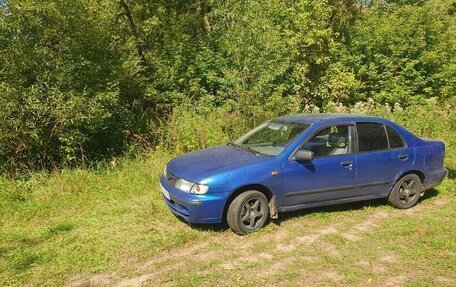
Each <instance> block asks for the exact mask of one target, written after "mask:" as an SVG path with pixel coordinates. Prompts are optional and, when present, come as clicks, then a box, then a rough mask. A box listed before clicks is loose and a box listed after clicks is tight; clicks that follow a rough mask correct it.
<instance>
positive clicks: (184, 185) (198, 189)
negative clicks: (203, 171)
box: [174, 178, 209, 194]
mask: <svg viewBox="0 0 456 287" xmlns="http://www.w3.org/2000/svg"><path fill="white" fill-rule="evenodd" d="M174 187H175V188H177V189H180V190H182V191H183V192H188V193H193V194H205V193H206V192H207V191H208V190H209V186H207V185H204V184H197V183H193V182H191V181H188V180H185V179H182V178H180V179H178V180H176V184H175V185H174Z"/></svg>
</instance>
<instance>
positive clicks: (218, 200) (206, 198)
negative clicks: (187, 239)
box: [160, 175, 229, 223]
mask: <svg viewBox="0 0 456 287" xmlns="http://www.w3.org/2000/svg"><path fill="white" fill-rule="evenodd" d="M160 185H161V187H162V188H164V189H165V190H166V191H167V192H169V199H168V198H166V197H165V196H164V195H163V199H164V200H165V202H166V204H167V205H168V208H169V210H170V211H171V212H172V213H174V214H175V215H176V216H179V217H181V218H182V219H184V220H185V221H187V222H191V223H220V222H221V221H222V215H223V209H224V207H225V202H226V200H227V199H228V196H229V192H223V191H222V192H216V193H215V192H211V190H210V189H209V192H208V193H206V194H204V195H196V194H190V193H187V192H183V191H181V190H179V189H177V188H175V187H174V186H172V185H170V184H169V183H168V182H167V181H166V180H165V178H164V177H163V175H162V176H160Z"/></svg>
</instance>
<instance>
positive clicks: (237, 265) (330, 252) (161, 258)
mask: <svg viewBox="0 0 456 287" xmlns="http://www.w3.org/2000/svg"><path fill="white" fill-rule="evenodd" d="M446 203H448V199H447V198H436V199H433V200H432V201H431V202H429V204H426V205H422V206H420V205H418V206H416V207H414V208H413V209H409V210H406V211H403V210H384V209H381V208H380V209H377V210H374V211H373V212H372V213H370V214H368V215H367V216H366V218H364V219H362V220H361V221H360V222H357V221H356V220H354V219H353V218H346V219H345V220H343V221H340V220H338V221H337V222H331V223H329V224H326V225H324V226H321V229H318V230H312V232H309V233H308V234H305V235H296V232H295V231H296V230H300V228H301V227H302V220H294V221H289V222H287V221H285V222H284V223H283V224H282V226H281V227H280V228H279V229H278V230H276V231H274V232H273V233H271V232H269V233H264V234H260V235H258V236H242V237H240V236H237V235H234V234H232V233H230V232H223V233H219V234H215V235H214V236H211V237H210V238H209V239H205V240H204V241H200V242H196V243H189V244H186V245H185V246H183V247H179V248H175V249H172V250H168V251H163V252H160V253H158V254H157V255H156V256H154V257H153V258H152V259H150V260H149V261H146V262H143V263H141V264H133V266H134V267H129V268H128V269H130V270H135V273H136V275H134V276H131V277H129V278H122V277H120V276H119V275H117V274H116V273H114V272H113V273H102V274H97V275H94V276H92V277H90V278H88V279H87V278H73V279H72V280H71V282H70V283H69V284H68V285H67V286H71V287H82V286H119V287H120V286H142V285H145V284H148V283H151V282H155V283H160V284H163V285H170V284H172V282H171V283H170V282H166V280H165V279H166V277H167V275H169V274H170V273H172V272H175V271H176V270H177V271H178V272H184V271H185V269H186V268H187V264H189V263H191V262H216V263H217V262H218V261H220V260H222V261H223V262H221V263H218V264H215V265H214V266H211V267H210V268H209V270H207V271H208V272H211V271H212V270H228V271H230V272H232V273H233V272H235V273H236V277H241V278H242V277H243V276H247V275H248V276H254V277H257V278H263V279H264V278H268V277H271V276H274V274H277V273H278V272H284V271H285V270H287V269H288V266H290V265H291V264H293V263H294V262H295V261H296V260H298V259H299V260H300V261H303V260H309V261H311V260H312V259H314V258H315V257H312V256H311V255H309V256H308V257H307V258H306V256H301V255H300V257H299V258H296V256H294V255H293V252H294V251H295V250H297V249H303V247H308V246H309V245H312V244H315V245H316V246H318V247H319V248H320V249H321V250H322V252H323V253H324V254H325V255H326V256H334V257H337V256H340V250H339V249H338V247H337V246H336V245H334V244H331V243H329V242H326V241H325V238H324V237H325V236H328V235H332V234H340V235H341V236H342V237H343V238H344V239H345V240H348V241H358V240H360V239H361V238H362V237H363V235H364V234H365V233H367V232H370V231H373V230H374V229H375V228H377V227H378V226H379V225H380V224H381V223H382V222H383V221H384V220H385V219H388V218H391V217H397V216H403V215H407V216H414V215H416V214H418V213H420V212H422V211H423V210H425V209H428V208H430V207H433V206H436V205H437V206H441V205H445V204H446ZM350 224H352V226H351V227H350V228H349V229H348V230H346V231H343V232H339V231H340V229H341V227H344V226H345V227H346V226H347V225H350ZM258 244H260V245H261V244H267V245H268V246H270V247H271V248H270V249H267V250H265V251H264V252H259V253H258V252H256V251H255V250H254V249H255V246H256V245H258ZM249 254H255V256H248V255H249ZM284 254H285V256H284ZM398 260H399V259H398V258H397V257H395V255H394V254H386V255H382V256H380V258H379V259H378V260H375V261H368V262H360V266H364V267H366V266H368V267H370V268H372V270H373V272H374V273H379V274H387V272H388V264H394V263H397V262H398ZM258 262H261V263H262V264H267V265H268V266H269V267H270V268H266V269H267V270H264V271H262V270H259V271H258V272H255V273H254V274H253V275H252V274H251V272H252V271H251V269H248V268H247V270H244V269H243V268H242V266H243V265H244V264H255V263H258ZM259 269H262V268H259ZM319 276H322V278H320V277H318V276H316V278H311V277H312V276H311V274H307V276H306V277H307V278H306V279H305V280H304V279H303V278H299V279H297V281H296V282H294V283H300V284H302V285H314V284H318V282H321V280H330V281H332V282H334V283H336V284H338V282H339V283H340V282H342V281H343V280H344V275H343V274H341V273H340V272H339V271H338V270H327V271H324V272H323V273H322V274H319ZM300 277H303V276H300ZM224 279H225V280H226V281H225V283H226V284H223V280H222V281H221V282H219V283H220V285H230V283H229V282H231V283H232V282H233V280H234V278H231V277H229V278H224ZM407 279H408V278H406V277H405V278H402V277H400V276H394V277H388V278H386V280H385V281H384V283H385V284H386V285H385V286H397V285H402V284H403V283H404V282H406V281H407Z"/></svg>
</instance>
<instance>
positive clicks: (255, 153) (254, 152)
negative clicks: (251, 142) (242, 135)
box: [246, 146, 260, 156]
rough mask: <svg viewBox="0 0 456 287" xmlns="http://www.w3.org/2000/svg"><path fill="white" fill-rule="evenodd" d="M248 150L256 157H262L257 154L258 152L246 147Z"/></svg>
mask: <svg viewBox="0 0 456 287" xmlns="http://www.w3.org/2000/svg"><path fill="white" fill-rule="evenodd" d="M246 148H247V150H248V151H249V152H251V153H253V154H254V155H257V156H258V155H260V153H259V152H257V151H256V150H254V149H253V148H251V147H249V146H246Z"/></svg>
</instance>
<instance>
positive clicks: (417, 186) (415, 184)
mask: <svg viewBox="0 0 456 287" xmlns="http://www.w3.org/2000/svg"><path fill="white" fill-rule="evenodd" d="M423 190H424V186H423V183H422V182H421V179H420V177H419V176H418V175H416V174H407V175H406V176H404V177H402V178H400V179H399V180H398V181H397V182H396V184H395V185H394V187H393V189H392V190H391V193H390V195H389V197H388V202H389V203H390V204H391V205H392V206H394V207H396V208H401V209H406V208H410V207H413V206H415V204H416V203H417V202H418V200H419V199H420V194H421V192H423Z"/></svg>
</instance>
